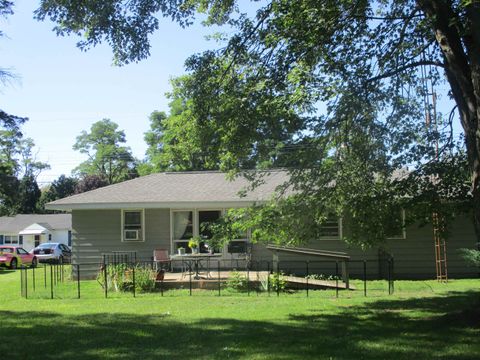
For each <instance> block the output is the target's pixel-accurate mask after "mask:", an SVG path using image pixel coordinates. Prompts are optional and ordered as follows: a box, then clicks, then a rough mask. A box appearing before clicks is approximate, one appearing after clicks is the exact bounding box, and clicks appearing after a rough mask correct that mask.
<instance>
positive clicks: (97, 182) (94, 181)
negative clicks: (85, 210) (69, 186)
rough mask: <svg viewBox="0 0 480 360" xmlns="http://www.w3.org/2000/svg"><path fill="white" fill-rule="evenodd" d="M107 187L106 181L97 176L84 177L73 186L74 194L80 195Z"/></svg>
mask: <svg viewBox="0 0 480 360" xmlns="http://www.w3.org/2000/svg"><path fill="white" fill-rule="evenodd" d="M107 185H108V183H107V181H106V180H105V179H104V178H103V177H101V176H99V175H86V176H84V177H83V178H81V179H80V180H79V181H78V184H77V185H76V186H75V194H81V193H83V192H86V191H90V190H95V189H98V188H101V187H104V186H107Z"/></svg>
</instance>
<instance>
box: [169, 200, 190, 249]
mask: <svg viewBox="0 0 480 360" xmlns="http://www.w3.org/2000/svg"><path fill="white" fill-rule="evenodd" d="M193 214H194V211H193V210H174V211H172V212H171V219H172V220H171V229H172V230H171V231H172V240H173V251H174V252H175V253H176V252H177V251H178V248H181V247H182V248H184V249H185V252H186V253H189V252H191V249H190V248H189V247H188V241H189V240H190V239H191V238H192V237H193V236H194V234H193V228H194V223H193V222H194V217H193Z"/></svg>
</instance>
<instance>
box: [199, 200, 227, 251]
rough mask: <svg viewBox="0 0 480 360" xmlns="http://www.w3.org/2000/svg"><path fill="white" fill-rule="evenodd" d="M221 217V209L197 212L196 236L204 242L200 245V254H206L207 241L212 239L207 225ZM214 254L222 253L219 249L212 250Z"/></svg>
mask: <svg viewBox="0 0 480 360" xmlns="http://www.w3.org/2000/svg"><path fill="white" fill-rule="evenodd" d="M222 215H223V211H222V210H221V209H214V210H212V209H205V210H204V209H201V210H198V211H197V224H198V235H200V237H201V238H202V239H205V240H206V241H204V242H201V243H200V252H202V253H206V252H208V251H209V249H208V239H211V238H212V231H211V230H210V229H209V227H208V225H209V224H212V223H215V222H216V221H217V220H218V219H220V218H221V217H222ZM213 251H214V252H215V253H220V252H222V249H220V248H214V249H213Z"/></svg>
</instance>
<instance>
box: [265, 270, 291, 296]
mask: <svg viewBox="0 0 480 360" xmlns="http://www.w3.org/2000/svg"><path fill="white" fill-rule="evenodd" d="M284 276H285V274H284V272H283V271H280V272H275V273H273V274H271V275H270V276H269V281H270V288H271V289H272V291H285V288H286V287H287V281H286V280H285V279H284Z"/></svg>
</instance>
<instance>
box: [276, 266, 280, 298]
mask: <svg viewBox="0 0 480 360" xmlns="http://www.w3.org/2000/svg"><path fill="white" fill-rule="evenodd" d="M279 268H280V261H277V297H278V296H280V271H279Z"/></svg>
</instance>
